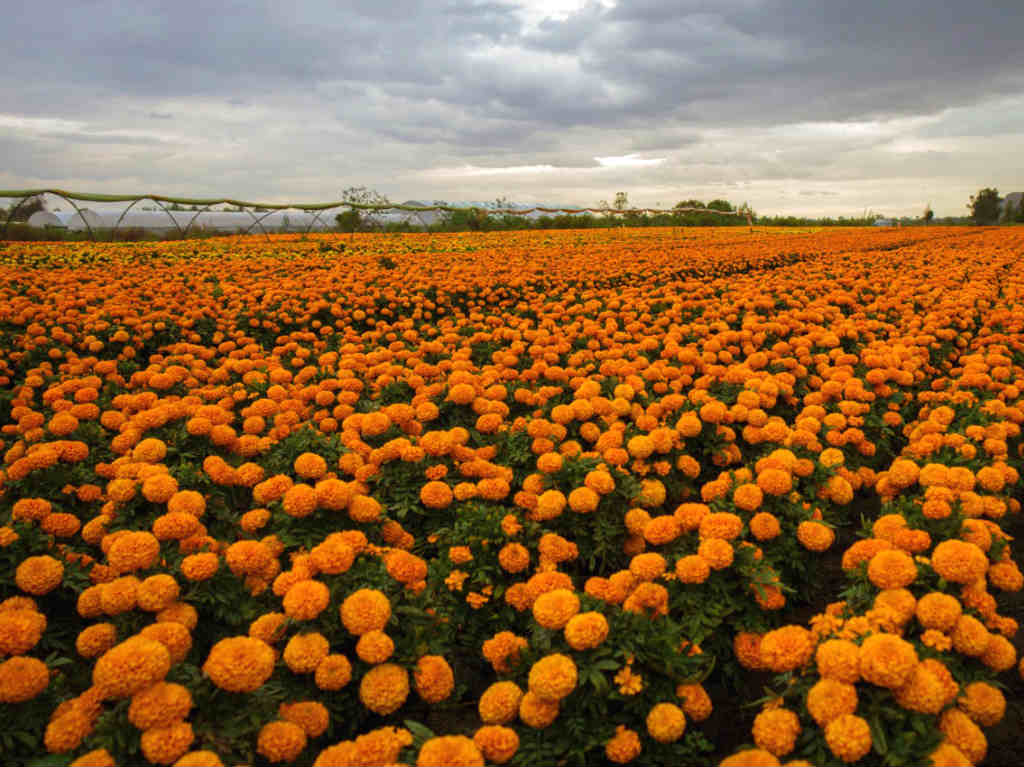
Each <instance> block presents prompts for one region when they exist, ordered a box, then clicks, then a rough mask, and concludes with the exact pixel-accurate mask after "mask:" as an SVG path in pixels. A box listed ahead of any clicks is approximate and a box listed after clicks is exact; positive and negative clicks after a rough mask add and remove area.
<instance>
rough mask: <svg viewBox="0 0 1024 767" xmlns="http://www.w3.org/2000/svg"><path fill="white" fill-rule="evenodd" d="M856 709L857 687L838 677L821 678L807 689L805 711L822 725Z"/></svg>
mask: <svg viewBox="0 0 1024 767" xmlns="http://www.w3.org/2000/svg"><path fill="white" fill-rule="evenodd" d="M856 710H857V688H856V687H855V686H854V685H853V684H850V683H848V682H841V681H839V680H838V679H828V678H825V679H821V680H819V681H818V682H817V683H815V685H814V686H813V687H811V689H810V690H808V691H807V713H809V714H810V715H811V716H812V717H814V721H815V722H817V723H818V724H819V725H820V726H822V727H824V726H825V725H827V724H828V723H829V722H831V721H832V720H833V719H837V718H839V717H840V716H843V715H845V714H852V713H853V712H854V711H856Z"/></svg>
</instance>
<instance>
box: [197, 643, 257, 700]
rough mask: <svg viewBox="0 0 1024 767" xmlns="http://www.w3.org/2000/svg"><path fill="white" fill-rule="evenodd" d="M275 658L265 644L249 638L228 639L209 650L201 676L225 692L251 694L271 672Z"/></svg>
mask: <svg viewBox="0 0 1024 767" xmlns="http://www.w3.org/2000/svg"><path fill="white" fill-rule="evenodd" d="M274 661H275V655H274V650H273V648H271V647H270V645H268V644H267V643H266V642H264V641H262V640H260V639H254V638H252V637H242V636H236V637H228V638H226V639H221V640H220V641H219V642H217V643H216V644H215V645H214V646H213V647H212V648H210V654H209V655H208V656H207V658H206V662H205V663H204V664H203V673H204V674H205V675H206V676H208V677H209V678H210V681H212V682H213V683H214V684H215V685H216V686H217V687H219V688H221V689H222V690H227V691H228V692H253V691H254V690H257V689H259V687H261V686H262V685H263V683H264V682H266V681H267V679H269V678H270V675H271V674H272V673H273V672H274Z"/></svg>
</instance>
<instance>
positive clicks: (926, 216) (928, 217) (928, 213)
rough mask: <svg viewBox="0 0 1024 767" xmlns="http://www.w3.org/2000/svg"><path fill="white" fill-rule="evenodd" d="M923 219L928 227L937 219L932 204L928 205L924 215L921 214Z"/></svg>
mask: <svg viewBox="0 0 1024 767" xmlns="http://www.w3.org/2000/svg"><path fill="white" fill-rule="evenodd" d="M921 218H922V219H923V220H924V223H925V224H926V225H927V224H930V223H931V222H932V219H933V218H935V211H933V210H932V204H931V203H928V204H927V205H925V206H924V213H922V214H921Z"/></svg>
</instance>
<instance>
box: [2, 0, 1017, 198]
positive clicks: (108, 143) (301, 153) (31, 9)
mask: <svg viewBox="0 0 1024 767" xmlns="http://www.w3.org/2000/svg"><path fill="white" fill-rule="evenodd" d="M1021 39H1024V10H1022V8H1021V5H1020V0H975V2H973V3H971V4H970V5H969V6H964V7H962V8H959V9H958V10H956V12H954V11H953V10H950V9H948V8H945V7H943V6H941V5H939V4H936V3H935V2H934V0H931V1H930V2H926V1H925V0H900V2H897V3H891V2H890V1H889V0H885V1H883V0H858V1H857V2H852V0H828V1H827V2H821V0H714V1H712V0H618V2H616V0H445V1H443V2H440V1H438V0H435V1H434V2H425V1H423V0H391V1H390V2H379V0H340V1H339V0H315V1H313V0H297V2H296V3H294V4H283V3H280V2H267V1H266V0H245V2H241V1H240V0H225V1H224V2H221V3H218V4H215V5H212V6H211V5H209V4H208V3H202V2H196V0H180V1H179V2H175V3H169V2H154V1H152V0H138V1H137V2H134V3H132V4H126V3H122V2H114V1H113V0H89V1H88V2H86V1H85V0H57V1H56V2H54V3H51V4H48V5H47V6H40V5H38V4H30V3H18V4H15V5H14V6H13V7H12V8H10V9H8V10H7V11H6V12H5V20H4V24H3V25H2V26H0V188H15V189H17V188H33V187H61V188H65V189H71V190H75V191H86V192H110V193H115V192H117V193H122V192H123V193H145V192H153V193H165V194H181V195H193V196H227V195H230V196H235V197H241V198H247V199H255V200H260V201H268V202H273V201H318V200H330V199H337V197H338V196H339V194H340V192H341V190H342V189H344V188H345V187H348V186H367V187H371V188H374V189H376V190H378V191H379V192H381V193H382V194H385V195H387V196H388V197H389V198H390V199H392V200H395V201H403V200H407V199H418V200H428V201H429V200H435V199H444V200H491V199H494V198H496V197H499V196H501V197H507V198H509V199H512V200H514V201H517V202H542V203H551V204H571V205H594V204H596V203H597V202H598V201H599V200H608V201H609V202H610V201H611V200H613V199H614V197H615V194H616V192H620V191H621V192H626V193H627V194H628V195H629V200H630V202H631V203H633V204H635V205H643V206H659V207H662V206H663V207H670V206H671V205H673V204H675V203H676V202H678V201H680V200H684V199H689V198H697V199H703V200H710V199H713V198H719V197H720V198H725V199H727V200H730V201H732V202H733V203H736V204H739V203H742V202H748V203H749V204H750V205H751V206H752V207H753V208H754V209H755V210H756V211H757V212H758V213H763V214H803V215H814V216H820V215H831V216H838V215H846V216H851V215H859V214H861V213H862V212H863V211H864V210H866V209H870V210H873V211H876V212H879V213H883V214H886V215H891V216H899V215H919V214H920V213H921V211H922V210H923V208H924V206H925V205H926V204H927V203H931V206H932V208H933V209H934V211H935V213H936V215H937V216H945V215H964V214H965V213H966V212H967V208H966V204H967V201H968V198H969V196H970V195H971V194H972V193H974V192H976V191H977V190H978V189H979V188H981V187H986V186H994V187H997V188H998V189H999V190H1000V192H1002V193H1004V194H1005V193H1007V192H1011V191H1020V190H1022V189H1024V164H1022V163H1021V161H1020V159H1019V158H1020V157H1021V156H1022V154H1024V57H1021V56H1020V55H1019V44H1020V40H1021ZM0 202H3V201H0Z"/></svg>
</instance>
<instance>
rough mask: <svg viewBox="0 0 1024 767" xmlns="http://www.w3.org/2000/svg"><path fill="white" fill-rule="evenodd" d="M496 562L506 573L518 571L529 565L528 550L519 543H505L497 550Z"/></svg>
mask: <svg viewBox="0 0 1024 767" xmlns="http://www.w3.org/2000/svg"><path fill="white" fill-rule="evenodd" d="M498 564H499V565H501V568H502V569H503V570H504V571H505V572H507V573H520V572H522V571H523V570H525V569H526V568H527V567H529V566H530V550H529V549H527V548H526V547H525V546H523V545H522V544H519V543H507V544H505V545H504V546H502V548H501V550H500V551H499V552H498Z"/></svg>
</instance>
